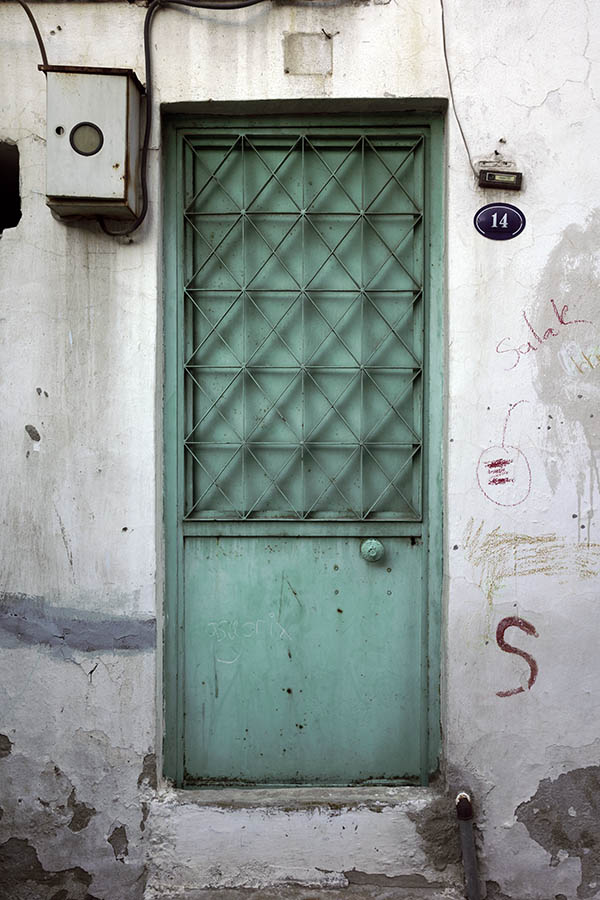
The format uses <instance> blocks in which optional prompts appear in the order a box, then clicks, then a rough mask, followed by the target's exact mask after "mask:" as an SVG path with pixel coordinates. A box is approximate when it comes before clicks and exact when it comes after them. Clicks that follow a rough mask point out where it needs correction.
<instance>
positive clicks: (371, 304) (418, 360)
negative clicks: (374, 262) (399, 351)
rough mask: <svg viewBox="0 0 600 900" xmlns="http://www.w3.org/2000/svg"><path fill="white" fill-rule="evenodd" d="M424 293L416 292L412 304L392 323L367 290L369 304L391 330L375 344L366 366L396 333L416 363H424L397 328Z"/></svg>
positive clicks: (366, 295) (419, 364) (420, 364)
mask: <svg viewBox="0 0 600 900" xmlns="http://www.w3.org/2000/svg"><path fill="white" fill-rule="evenodd" d="M422 294H423V292H422V291H418V292H417V293H416V294H414V295H413V296H412V297H411V302H410V306H408V307H407V309H405V310H404V312H403V313H402V315H400V316H399V317H398V318H397V319H396V321H395V322H394V324H393V325H392V324H391V322H389V321H388V318H387V316H385V315H384V314H383V313H382V311H381V310H380V309H379V308H378V307H377V306H376V305H375V303H373V300H372V298H371V297H370V295H369V292H368V291H365V294H364V296H365V299H366V300H367V301H368V303H369V305H370V306H371V308H372V309H373V310H374V312H376V313H377V315H378V316H379V318H380V319H381V320H382V321H383V322H385V324H386V325H387V327H388V328H389V332H388V333H387V334H386V335H385V337H383V338H382V339H381V340H380V341H379V342H378V343H377V345H376V346H375V348H374V349H373V351H372V352H371V353H370V354H369V356H368V358H367V359H366V360H365V366H368V365H369V362H370V361H371V360H372V359H373V357H374V356H375V354H376V353H377V352H378V351H379V350H380V349H381V348H382V347H383V345H384V344H385V343H386V342H387V341H388V340H389V339H390V338H391V337H392V335H395V337H396V338H397V339H398V340H399V341H400V343H401V344H402V346H403V347H404V349H405V350H406V352H407V353H408V355H409V356H410V357H411V358H412V359H413V360H414V361H415V363H416V364H417V365H418V366H419V367H421V366H422V365H423V363H422V361H421V360H420V359H419V358H418V357H417V356H415V354H414V353H413V351H412V350H411V348H410V347H409V346H408V344H407V343H406V341H405V340H404V339H403V338H402V336H401V335H400V334H399V332H398V331H397V328H398V326H399V325H400V323H401V322H402V321H403V320H404V319H405V318H406V316H407V315H408V313H409V312H412V311H413V307H414V306H415V304H416V302H417V300H419V299H420V298H421V296H422Z"/></svg>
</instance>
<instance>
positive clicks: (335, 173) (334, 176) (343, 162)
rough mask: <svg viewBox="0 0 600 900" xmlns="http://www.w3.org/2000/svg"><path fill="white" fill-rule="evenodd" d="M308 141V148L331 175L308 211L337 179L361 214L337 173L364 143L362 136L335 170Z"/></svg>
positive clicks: (310, 204)
mask: <svg viewBox="0 0 600 900" xmlns="http://www.w3.org/2000/svg"><path fill="white" fill-rule="evenodd" d="M306 140H307V143H308V146H309V147H310V149H311V150H312V151H313V153H314V154H315V156H317V157H318V158H319V160H320V161H321V162H322V163H323V165H324V166H325V168H326V169H327V171H328V172H329V173H330V175H329V178H328V179H327V181H326V182H325V184H324V185H322V187H321V188H320V189H319V190H318V192H317V193H316V194H315V196H314V197H313V198H312V200H311V201H310V203H309V205H308V207H307V209H310V207H311V206H313V205H314V202H315V200H316V199H317V197H320V196H321V194H322V193H323V191H324V190H325V188H326V187H327V185H328V184H329V182H330V181H331V180H332V179H335V181H336V182H337V184H338V186H339V187H340V188H341V189H342V191H343V192H344V194H345V195H346V197H347V198H348V200H349V201H350V203H351V204H352V206H353V207H354V209H355V210H356V212H357V213H359V212H360V209H359V208H358V206H357V205H356V203H355V202H354V200H353V199H352V197H351V196H350V194H349V193H348V191H347V190H346V188H345V187H344V185H343V184H342V182H341V181H340V180H339V178H338V177H337V173H338V172H339V170H340V169H341V168H342V166H343V165H344V164H345V163H346V162H347V161H348V159H349V158H350V155H351V154H352V153H353V152H354V151H355V150H356V148H357V147H358V145H359V144H361V143H362V140H363V138H362V136H361V137H359V138H358V139H357V140H356V141H355V143H354V144H353V145H352V147H350V149H349V150H348V152H347V153H346V155H345V157H344V158H343V160H342V161H341V162H340V164H339V165H338V166H336V167H335V169H331V167H330V166H329V165H328V163H327V162H326V161H325V160H324V159H323V157H322V156H321V154H320V153H319V151H318V150H317V148H316V147H315V146H314V145H313V144H312V143H311V142H310V140H308V138H307V139H306Z"/></svg>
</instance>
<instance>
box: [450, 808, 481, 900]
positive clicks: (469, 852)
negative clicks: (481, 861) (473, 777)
mask: <svg viewBox="0 0 600 900" xmlns="http://www.w3.org/2000/svg"><path fill="white" fill-rule="evenodd" d="M456 815H457V818H458V828H459V832H460V849H461V853H462V860H463V869H464V873H465V889H466V897H467V900H481V892H480V889H479V872H478V868H477V851H476V849H475V836H474V834H473V804H472V803H471V798H470V796H469V795H468V794H467V793H465V792H464V791H461V792H460V794H457V797H456Z"/></svg>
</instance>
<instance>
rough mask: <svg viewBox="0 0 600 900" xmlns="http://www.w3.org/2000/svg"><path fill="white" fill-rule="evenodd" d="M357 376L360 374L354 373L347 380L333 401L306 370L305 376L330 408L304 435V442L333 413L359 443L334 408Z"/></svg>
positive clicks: (353, 432)
mask: <svg viewBox="0 0 600 900" xmlns="http://www.w3.org/2000/svg"><path fill="white" fill-rule="evenodd" d="M359 374H360V372H355V373H354V374H353V375H352V376H351V377H350V380H349V381H348V382H346V384H345V385H344V387H343V388H342V390H341V391H340V392H339V394H338V395H337V397H336V398H335V400H331V398H330V397H328V396H327V394H326V393H325V391H324V390H323V388H321V387H319V385H318V384H317V382H316V381H315V379H314V378H313V376H312V374H311V373H310V372H309V371H308V370H306V375H307V376H308V377H309V378H310V380H311V381H312V383H313V384H314V385H315V387H316V388H317V390H318V391H319V393H320V394H321V395H322V396H323V397H324V398H325V400H326V401H327V403H328V404H329V406H330V409H328V410H327V411H326V412H325V413H324V415H323V416H321V418H320V419H319V421H318V422H317V424H316V425H314V426H313V427H312V428H311V430H310V431H309V433H308V434H307V435H306V437H305V440H306V441H310V439H311V437H312V435H313V434H314V433H315V431H316V430H317V428H319V427H320V426H321V425H322V424H323V422H324V421H325V419H326V418H327V416H329V415H331V413H332V412H334V413H335V414H336V415H337V416H339V418H340V419H341V420H342V422H343V423H344V425H346V427H347V428H348V429H349V430H350V432H351V434H353V435H354V437H355V438H356V440H357V441H360V437H359V436H358V435H357V434H356V432H355V431H354V429H353V428H350V426H349V425H348V423H347V422H346V420H345V418H344V417H343V416H342V414H341V413H340V411H339V410H338V408H337V406H336V403H339V401H340V400H341V399H342V397H343V396H344V394H345V393H346V391H347V390H348V388H349V387H350V386H351V385H352V383H353V382H354V381H356V379H357V377H358V375H359Z"/></svg>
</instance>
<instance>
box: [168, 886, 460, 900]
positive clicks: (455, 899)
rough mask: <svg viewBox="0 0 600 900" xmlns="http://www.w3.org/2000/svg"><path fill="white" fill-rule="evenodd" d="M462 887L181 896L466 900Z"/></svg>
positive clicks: (189, 895) (190, 897)
mask: <svg viewBox="0 0 600 900" xmlns="http://www.w3.org/2000/svg"><path fill="white" fill-rule="evenodd" d="M464 898H465V893H464V890H463V889H462V888H454V887H437V886H431V885H426V884H423V885H413V886H410V885H406V886H404V887H398V886H396V885H394V886H392V887H389V886H384V885H380V884H360V885H353V884H351V885H348V887H347V888H339V889H335V888H334V889H330V888H327V889H323V888H318V889H314V888H301V887H289V886H288V887H281V888H277V887H272V888H263V889H260V890H251V889H250V890H249V889H248V888H233V889H226V888H220V889H218V890H200V891H186V892H185V893H184V894H181V895H180V900H464Z"/></svg>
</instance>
